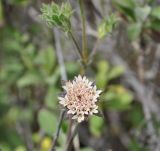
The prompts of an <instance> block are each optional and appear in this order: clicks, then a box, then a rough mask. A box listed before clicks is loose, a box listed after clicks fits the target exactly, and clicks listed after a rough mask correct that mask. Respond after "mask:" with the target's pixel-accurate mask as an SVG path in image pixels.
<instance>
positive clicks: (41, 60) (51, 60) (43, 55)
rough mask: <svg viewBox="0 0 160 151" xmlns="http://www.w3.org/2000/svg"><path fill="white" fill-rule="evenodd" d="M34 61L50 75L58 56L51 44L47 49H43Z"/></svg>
mask: <svg viewBox="0 0 160 151" xmlns="http://www.w3.org/2000/svg"><path fill="white" fill-rule="evenodd" d="M34 62H35V63H36V64H37V65H39V66H41V70H44V71H45V73H46V74H47V75H49V74H50V73H51V72H52V70H53V67H54V66H55V63H56V56H55V51H54V49H53V47H51V46H49V47H47V48H46V49H45V50H41V51H40V52H39V54H38V55H37V57H36V58H35V61H34Z"/></svg>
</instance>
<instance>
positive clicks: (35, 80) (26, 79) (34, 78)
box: [17, 72, 43, 87]
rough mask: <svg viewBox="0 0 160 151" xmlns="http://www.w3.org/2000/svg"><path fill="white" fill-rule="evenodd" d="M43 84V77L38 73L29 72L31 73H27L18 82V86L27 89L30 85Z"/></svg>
mask: <svg viewBox="0 0 160 151" xmlns="http://www.w3.org/2000/svg"><path fill="white" fill-rule="evenodd" d="M42 82H43V80H42V77H41V76H40V75H39V74H38V73H36V72H29V73H26V74H25V75H24V76H22V77H21V78H20V79H19V80H18V81H17V86H18V87H26V86H29V85H37V84H39V83H42Z"/></svg>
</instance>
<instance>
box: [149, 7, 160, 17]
mask: <svg viewBox="0 0 160 151" xmlns="http://www.w3.org/2000/svg"><path fill="white" fill-rule="evenodd" d="M151 16H152V17H155V18H157V19H160V6H157V7H155V8H153V10H152V12H151Z"/></svg>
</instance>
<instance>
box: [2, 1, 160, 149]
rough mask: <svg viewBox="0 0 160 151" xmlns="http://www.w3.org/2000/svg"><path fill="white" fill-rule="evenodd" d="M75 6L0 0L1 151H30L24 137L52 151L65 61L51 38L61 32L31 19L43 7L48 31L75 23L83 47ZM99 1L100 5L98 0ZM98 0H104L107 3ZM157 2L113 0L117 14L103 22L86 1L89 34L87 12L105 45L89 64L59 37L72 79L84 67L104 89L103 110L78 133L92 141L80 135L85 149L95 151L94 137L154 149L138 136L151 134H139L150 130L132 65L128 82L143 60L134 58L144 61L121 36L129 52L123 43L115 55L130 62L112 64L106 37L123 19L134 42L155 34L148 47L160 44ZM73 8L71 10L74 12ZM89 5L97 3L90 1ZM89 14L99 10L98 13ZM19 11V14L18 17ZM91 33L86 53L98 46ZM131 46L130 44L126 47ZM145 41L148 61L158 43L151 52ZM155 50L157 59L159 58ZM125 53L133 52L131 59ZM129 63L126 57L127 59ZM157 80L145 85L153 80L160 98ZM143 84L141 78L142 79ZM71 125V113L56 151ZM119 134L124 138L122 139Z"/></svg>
mask: <svg viewBox="0 0 160 151" xmlns="http://www.w3.org/2000/svg"><path fill="white" fill-rule="evenodd" d="M4 2H5V3H4ZM75 3H76V4H78V3H77V1H75V2H73V4H72V5H71V4H70V3H69V1H68V2H65V3H61V2H58V4H56V3H53V2H52V3H51V4H50V3H49V4H43V5H42V7H41V8H40V7H39V5H38V4H37V2H32V1H29V0H8V1H1V2H0V41H1V51H0V116H1V118H0V150H3V151H27V150H29V149H28V145H27V143H28V142H27V141H29V143H30V144H31V145H32V143H33V149H32V150H33V151H39V150H42V151H48V150H49V149H50V147H51V145H52V140H53V135H54V134H55V132H56V130H57V125H58V119H59V114H60V111H61V108H60V106H59V104H58V100H57V96H58V95H59V92H60V84H61V66H60V64H59V60H58V57H57V52H56V50H55V48H56V43H55V41H54V40H55V38H56V37H54V38H53V32H50V29H48V28H47V27H46V26H45V25H42V24H40V23H39V22H36V21H35V20H38V19H37V18H36V17H35V16H34V11H33V10H32V9H35V8H36V9H37V8H38V9H40V10H41V13H42V15H41V16H40V17H41V19H42V20H43V21H45V22H46V23H47V24H48V25H49V27H51V28H52V27H57V28H59V29H61V30H62V31H63V32H65V33H69V32H72V30H73V28H75V29H74V30H75V31H76V32H75V35H73V36H75V39H74V40H77V41H78V42H79V43H78V45H80V49H81V41H80V38H81V37H82V36H81V35H80V32H79V31H80V29H79V26H80V24H79V25H77V24H75V25H74V23H75V19H77V20H76V21H79V20H81V19H79V16H78V13H79V9H78V11H77V8H76V7H77V6H76V5H75ZM93 3H94V2H93ZM97 3H99V2H98V1H97ZM100 3H101V4H103V2H100ZM154 3H155V2H154V1H152V0H149V1H146V2H145V3H142V1H139V0H114V1H112V6H109V7H111V8H112V7H113V8H112V9H114V10H115V11H116V12H115V13H113V14H112V13H109V14H111V15H108V17H107V18H106V17H104V16H107V15H106V14H105V11H104V12H103V13H104V14H103V15H102V16H103V17H102V18H103V19H102V18H100V19H99V20H98V19H97V18H98V16H101V15H98V14H99V12H98V11H96V9H97V8H98V7H97V6H95V10H94V11H93V10H92V9H91V11H89V12H88V11H87V9H86V8H87V7H88V5H87V4H88V3H87V4H86V3H84V6H85V7H83V9H85V11H84V14H85V15H86V16H85V17H84V18H85V19H87V20H86V31H87V33H86V34H88V33H89V32H90V31H89V30H88V28H90V25H91V23H90V17H88V16H91V15H93V18H94V17H95V19H94V21H95V22H96V21H97V22H96V23H95V26H93V29H92V30H93V33H96V34H97V35H98V36H97V37H96V38H97V39H98V40H100V42H101V41H103V42H104V43H103V44H102V47H100V48H99V49H98V48H97V50H99V51H100V52H99V51H97V54H98V55H97V56H96V57H95V58H94V59H93V62H92V63H91V64H89V63H88V64H86V66H84V67H83V66H81V64H80V63H79V62H78V61H77V62H76V60H77V58H76V55H75V54H74V49H75V48H72V46H71V45H70V41H69V40H67V39H65V38H64V37H63V36H62V37H61V38H62V39H61V41H60V45H61V47H62V52H63V53H64V54H62V55H63V57H64V68H65V69H66V74H67V77H68V79H69V80H72V79H73V77H74V76H76V75H78V74H80V73H84V71H85V74H86V75H87V76H88V78H89V79H92V80H93V81H94V80H95V83H96V85H97V87H98V88H99V89H102V90H103V93H102V95H101V98H100V100H99V102H98V105H99V110H100V112H99V114H96V115H95V116H92V117H90V118H89V119H87V121H86V122H84V123H82V124H80V125H79V126H80V130H81V129H83V132H84V137H86V138H87V139H88V140H87V141H88V142H85V143H84V142H83V140H82V139H83V138H81V137H78V139H79V143H80V151H93V150H95V148H96V147H98V146H97V145H96V147H95V144H92V140H93V142H94V141H95V140H96V141H99V142H106V143H107V146H111V147H113V148H114V147H115V146H117V144H118V145H120V146H123V147H122V149H119V148H118V149H119V150H120V151H121V150H124V148H125V149H126V150H129V151H145V150H150V149H149V145H150V144H149V143H151V142H149V143H148V142H145V141H144V142H142V143H148V144H149V145H143V144H142V143H141V141H139V138H141V137H144V139H145V137H146V138H147V139H148V138H149V137H150V136H145V135H143V133H142V132H143V131H144V133H145V134H148V132H146V131H147V126H148V125H147V124H148V121H145V116H144V113H143V112H144V111H143V103H142V100H141V96H140V97H139V95H138V94H137V93H138V92H137V91H135V90H134V88H133V87H131V86H130V85H129V84H128V83H127V82H124V81H125V78H126V75H127V74H126V70H128V68H130V69H129V71H132V72H131V74H132V75H130V74H129V75H127V76H128V79H129V80H130V76H134V77H135V79H138V70H139V68H138V65H137V63H139V62H138V59H137V58H139V56H138V53H139V51H136V52H135V51H134V50H133V51H134V53H131V51H130V50H129V48H130V47H131V49H134V47H132V43H127V42H126V41H124V43H125V45H124V48H123V49H125V50H121V45H118V47H117V48H116V49H118V50H115V52H114V53H116V55H117V56H118V55H119V56H122V57H121V59H124V58H125V56H127V57H126V58H125V59H124V60H123V61H124V63H126V64H127V63H128V62H129V63H128V64H127V65H128V66H127V65H124V67H123V66H122V65H123V64H122V65H114V64H112V60H111V59H110V57H109V56H107V55H108V54H109V53H107V51H106V50H107V49H110V47H108V46H107V47H106V45H107V44H106V43H107V42H106V39H105V37H106V36H108V35H109V34H111V33H113V32H114V31H117V30H119V29H115V26H116V25H119V23H123V24H122V25H124V24H125V27H126V28H125V32H126V33H127V35H128V37H127V38H128V39H130V40H131V41H134V42H135V41H138V42H137V43H136V46H137V45H138V46H141V45H142V44H141V43H143V40H144V38H145V40H147V42H150V41H151V39H152V40H153V41H152V42H153V43H151V44H152V45H154V46H155V47H156V46H157V47H158V45H157V44H156V40H157V39H156V40H155V38H154V37H156V36H155V35H159V31H160V6H159V5H155V4H154ZM5 4H7V6H5ZM72 7H74V11H73V9H72ZM90 7H91V8H92V5H91V6H90ZM96 7H97V8H96ZM102 7H103V6H102ZM92 11H93V12H94V13H93V14H92ZM101 11H103V9H102V10H101ZM101 11H100V12H101ZM6 12H7V13H6ZM35 12H36V11H35ZM75 12H76V13H75ZM95 14H96V15H95ZM32 15H33V16H32ZM19 16H20V17H21V19H19ZM72 16H74V18H73V21H72V20H71V17H72ZM77 16H78V17H77ZM32 19H33V20H32ZM100 20H101V21H100ZM38 21H39V20H38ZM98 21H100V23H99V22H98ZM71 24H72V26H71ZM97 25H98V26H97ZM96 26H97V27H96ZM92 30H91V31H92ZM120 30H121V29H120ZM73 33H74V32H73ZM76 34H77V35H76ZM96 34H95V35H96ZM93 35H94V34H93ZM95 35H94V36H95ZM76 36H77V37H76ZM87 38H90V39H88V41H87V45H88V48H87V49H88V50H87V51H88V52H87V53H88V56H89V55H90V53H91V50H90V48H91V47H92V45H93V47H94V42H93V39H94V38H95V37H94V38H93V37H90V35H89V36H87ZM109 38H112V37H109ZM121 38H124V35H123V34H121V35H120V37H117V34H115V37H114V40H113V39H111V40H112V41H115V40H116V39H118V40H117V41H118V42H117V43H118V44H121ZM53 39H54V40H53ZM158 40H159V39H158ZM139 41H140V42H139ZM126 44H127V45H129V46H130V47H129V48H128V47H127V45H126ZM134 44H135V43H134ZM109 45H110V44H109ZM148 45H149V44H148ZM148 45H147V43H146V45H145V46H146V49H145V47H142V48H144V51H143V52H144V60H145V57H148V56H149V55H151V56H153V54H154V51H152V50H155V47H154V49H151V48H150V47H149V49H147V46H148ZM114 47H115V46H114ZM72 50H73V51H72ZM146 50H147V51H146ZM124 52H125V53H124ZM137 52H138V53H137ZM110 53H112V52H110ZM152 53H153V54H152ZM109 55H110V54H109ZM112 55H113V54H112ZM154 55H155V56H156V57H158V55H156V54H154ZM106 56H107V57H106ZM117 56H116V57H117ZM128 56H131V58H129V57H128ZM88 58H89V57H88ZM88 58H87V59H88ZM106 58H107V59H106ZM72 59H73V60H72ZM87 59H86V60H87ZM116 59H117V58H116ZM132 59H133V60H132ZM127 60H129V61H128V62H127ZM152 60H154V58H151V59H150V60H145V61H144V66H145V65H146V64H147V61H148V62H149V64H151V61H152ZM155 60H156V59H155ZM89 61H90V60H88V62H89ZM116 61H117V60H116ZM118 61H119V60H118ZM155 62H156V61H155ZM62 64H63V62H62ZM130 64H131V65H130ZM153 66H154V69H155V68H158V67H157V66H158V65H157V64H156V63H154V64H153ZM125 67H127V68H125ZM148 68H149V65H148V64H147V65H146V66H145V69H144V73H145V74H146V75H147V69H148ZM145 71H146V72H145ZM129 73H130V72H129ZM157 73H158V72H157ZM124 74H125V76H124ZM157 79H158V80H157ZM157 79H156V78H155V79H149V80H148V79H147V78H146V79H144V83H143V84H144V85H145V84H146V85H149V90H150V89H151V87H152V85H154V88H153V89H157V90H153V91H154V93H153V94H154V95H156V93H158V95H159V92H157V91H158V86H157V85H158V84H159V83H158V82H159V78H157ZM131 80H132V79H131ZM131 82H134V81H131ZM138 82H139V83H140V81H138ZM134 84H136V83H134ZM146 85H145V86H146ZM136 86H137V85H136ZM145 95H146V96H147V95H148V94H147V93H146V94H145ZM154 95H153V96H152V97H153V98H151V101H154V100H156V101H157V100H158V97H157V98H156V99H154ZM152 107H153V109H154V107H155V104H152V105H151V109H150V110H151V111H152V110H153V109H152ZM158 107H159V106H157V108H158ZM158 109H159V108H158ZM101 113H102V114H101ZM156 113H157V110H156V112H154V113H153V114H151V116H152V117H153V119H154V120H152V118H151V119H150V120H149V122H150V121H153V126H154V128H155V132H156V135H157V136H158V135H159V129H160V124H159V121H158V120H157V119H156V118H157V117H156ZM157 114H158V113H157ZM112 116H113V117H112ZM66 119H67V120H66ZM70 124H71V123H70ZM70 124H69V122H68V117H66V118H65V119H64V120H63V122H62V126H61V133H60V136H59V138H58V142H57V144H56V151H64V148H65V147H66V146H65V145H66V142H67V139H68V138H69V137H68V131H69V129H70ZM114 124H115V125H116V126H115V125H114ZM114 126H115V127H116V128H117V131H116V133H115V131H114V130H113V129H114ZM137 132H138V134H139V135H138V136H137ZM156 135H154V136H156ZM28 138H29V139H28ZM126 138H127V141H126ZM128 138H130V139H128ZM121 139H124V140H122V141H120V142H119V140H121ZM106 143H105V144H106ZM123 143H124V144H123ZM100 144H101V143H100ZM115 144H116V145H115ZM89 146H91V147H89ZM153 146H154V145H153ZM92 147H93V148H92ZM105 147H106V146H105ZM106 149H108V148H106Z"/></svg>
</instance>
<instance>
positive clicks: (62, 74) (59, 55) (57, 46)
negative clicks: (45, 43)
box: [50, 29, 67, 151]
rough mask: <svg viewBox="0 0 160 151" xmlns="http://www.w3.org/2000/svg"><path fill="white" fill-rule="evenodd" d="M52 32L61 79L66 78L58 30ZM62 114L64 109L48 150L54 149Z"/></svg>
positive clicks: (52, 150) (63, 111)
mask: <svg viewBox="0 0 160 151" xmlns="http://www.w3.org/2000/svg"><path fill="white" fill-rule="evenodd" d="M53 33H54V38H55V46H56V54H57V58H58V63H59V66H60V73H61V79H62V80H67V74H66V68H65V65H64V59H63V54H62V50H61V44H60V35H59V31H58V30H57V29H53ZM64 115H65V110H62V111H61V114H60V117H59V122H58V126H57V131H56V134H55V137H53V143H52V147H51V149H50V151H55V147H56V143H57V140H58V137H59V133H60V129H61V125H62V121H63V118H64Z"/></svg>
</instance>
